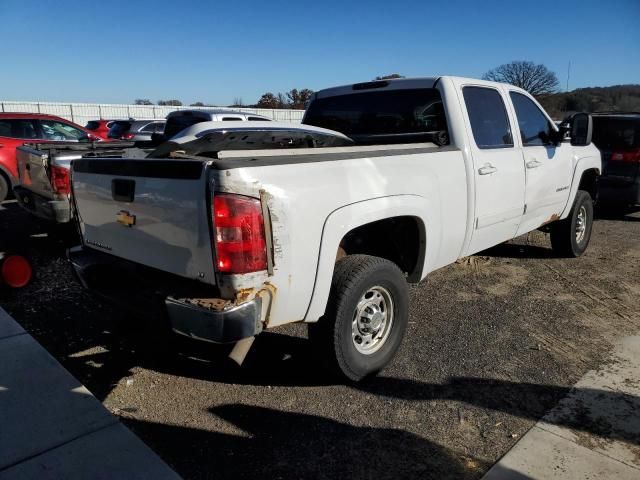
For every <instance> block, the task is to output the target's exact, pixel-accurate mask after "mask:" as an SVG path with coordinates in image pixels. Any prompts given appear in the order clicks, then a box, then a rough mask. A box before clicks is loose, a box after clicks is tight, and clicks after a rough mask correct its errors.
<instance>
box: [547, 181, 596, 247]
mask: <svg viewBox="0 0 640 480" xmlns="http://www.w3.org/2000/svg"><path fill="white" fill-rule="evenodd" d="M592 227H593V200H592V199H591V195H589V193H588V192H585V191H584V190H578V193H577V194H576V198H575V200H574V202H573V207H572V209H571V213H570V214H569V216H568V217H567V218H565V219H564V220H560V221H558V222H555V223H553V224H551V246H552V248H553V251H554V252H556V253H557V254H559V255H562V256H566V257H579V256H580V255H582V254H583V253H584V252H585V250H586V249H587V246H588V245H589V240H590V238H591V228H592Z"/></svg>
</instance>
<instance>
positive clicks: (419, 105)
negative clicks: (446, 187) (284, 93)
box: [303, 88, 447, 143]
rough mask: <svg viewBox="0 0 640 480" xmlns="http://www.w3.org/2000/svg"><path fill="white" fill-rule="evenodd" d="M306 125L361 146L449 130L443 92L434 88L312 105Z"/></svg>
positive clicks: (325, 100) (375, 93)
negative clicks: (349, 138)
mask: <svg viewBox="0 0 640 480" xmlns="http://www.w3.org/2000/svg"><path fill="white" fill-rule="evenodd" d="M303 123H306V124H307V125H314V126H316V127H323V128H328V129H331V130H336V131H338V132H341V133H344V134H345V135H347V136H349V137H351V138H353V139H354V140H356V141H357V142H358V143H363V142H369V141H372V140H373V139H374V138H377V137H381V136H382V137H387V138H385V142H386V141H389V140H390V137H391V136H401V137H403V140H402V141H407V139H406V138H405V137H406V136H412V137H416V138H415V139H414V140H413V141H424V138H419V137H423V136H422V135H420V134H425V133H427V132H442V131H446V130H447V122H446V118H445V114H444V107H443V105H442V99H441V98H440V92H438V90H436V89H434V88H420V89H406V90H380V91H369V92H363V93H350V94H347V95H337V96H334V97H329V98H320V99H316V100H314V101H313V102H311V105H310V106H309V109H308V110H307V113H306V115H305V117H304V121H303Z"/></svg>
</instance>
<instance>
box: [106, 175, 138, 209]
mask: <svg viewBox="0 0 640 480" xmlns="http://www.w3.org/2000/svg"><path fill="white" fill-rule="evenodd" d="M135 194H136V182H135V180H125V179H124V178H114V179H113V180H111V197H112V198H113V199H114V200H115V201H116V202H128V203H131V202H133V197H134V196H135Z"/></svg>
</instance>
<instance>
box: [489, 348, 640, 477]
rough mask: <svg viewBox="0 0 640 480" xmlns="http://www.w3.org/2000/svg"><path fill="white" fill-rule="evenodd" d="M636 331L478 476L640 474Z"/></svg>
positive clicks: (639, 355) (639, 366) (639, 370)
mask: <svg viewBox="0 0 640 480" xmlns="http://www.w3.org/2000/svg"><path fill="white" fill-rule="evenodd" d="M638 412H640V336H634V337H627V338H625V339H623V340H622V341H621V342H620V343H619V344H618V345H617V346H616V348H615V351H614V353H613V355H612V358H611V361H610V362H609V363H608V364H607V365H605V366H604V367H602V368H601V369H599V370H594V371H591V372H588V373H587V374H586V375H585V376H584V377H583V378H582V379H581V380H580V381H579V382H578V383H577V384H576V385H575V386H574V389H573V391H572V392H571V393H570V394H569V395H568V396H567V397H565V398H564V399H563V400H561V401H560V403H558V405H557V406H556V407H555V408H553V409H552V410H551V411H550V412H548V413H547V414H546V415H545V416H544V418H543V419H542V420H541V421H539V422H538V423H537V424H536V425H535V426H534V427H533V428H532V429H531V430H529V432H527V433H526V435H524V436H523V437H522V439H520V441H519V442H518V443H516V444H515V445H514V447H513V448H512V449H511V450H510V451H509V452H507V454H506V455H505V456H504V457H502V459H501V460H500V461H499V462H498V463H496V464H495V465H494V466H493V468H491V470H489V472H487V474H486V475H485V476H484V477H483V478H484V480H507V479H508V480H515V479H518V480H520V479H529V478H545V479H560V478H562V479H585V478H594V479H596V478H616V479H620V480H626V479H629V480H632V479H633V480H636V479H638V478H640V415H639V414H638Z"/></svg>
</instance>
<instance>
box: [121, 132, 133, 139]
mask: <svg viewBox="0 0 640 480" xmlns="http://www.w3.org/2000/svg"><path fill="white" fill-rule="evenodd" d="M133 137H135V134H133V133H125V134H124V135H122V136H121V137H120V140H131V139H132V138H133Z"/></svg>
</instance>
